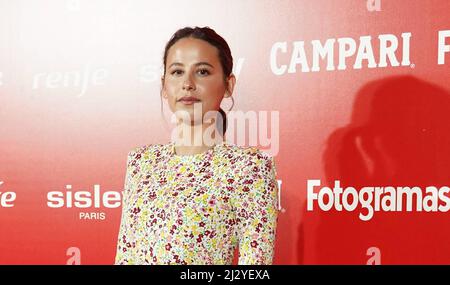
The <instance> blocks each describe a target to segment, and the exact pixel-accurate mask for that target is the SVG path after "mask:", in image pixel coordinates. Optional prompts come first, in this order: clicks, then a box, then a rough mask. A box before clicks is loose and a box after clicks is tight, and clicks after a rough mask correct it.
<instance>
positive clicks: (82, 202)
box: [47, 184, 121, 208]
mask: <svg viewBox="0 0 450 285" xmlns="http://www.w3.org/2000/svg"><path fill="white" fill-rule="evenodd" d="M66 189H67V190H69V191H66V192H62V191H51V192H48V193H47V200H48V201H47V206H48V207H50V208H62V207H66V208H72V207H75V208H91V207H94V208H101V207H105V208H118V207H120V205H121V193H120V192H117V191H106V192H104V193H103V194H101V193H100V185H99V184H95V185H94V194H92V193H91V192H89V191H75V192H73V191H70V189H72V185H66Z"/></svg>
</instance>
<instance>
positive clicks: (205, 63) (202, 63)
mask: <svg viewBox="0 0 450 285" xmlns="http://www.w3.org/2000/svg"><path fill="white" fill-rule="evenodd" d="M199 65H208V66H210V67H211V68H214V66H212V65H211V64H210V63H208V62H206V61H202V62H197V63H196V64H194V66H199ZM172 66H184V65H183V64H182V63H180V62H174V63H172V64H171V65H170V66H169V68H171V67H172Z"/></svg>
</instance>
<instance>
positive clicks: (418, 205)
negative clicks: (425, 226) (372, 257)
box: [307, 179, 450, 221]
mask: <svg viewBox="0 0 450 285" xmlns="http://www.w3.org/2000/svg"><path fill="white" fill-rule="evenodd" d="M449 193H450V188H449V187H448V186H443V187H435V186H428V187H426V188H425V191H422V189H421V188H420V187H418V186H415V187H414V186H413V187H409V186H398V187H392V186H366V187H362V188H360V189H356V188H355V187H351V186H347V187H345V188H343V187H341V183H340V181H339V180H335V181H334V187H333V189H331V188H330V187H327V186H321V181H320V180H316V179H311V180H308V181H307V210H308V211H315V210H321V211H325V212H327V211H330V210H336V211H348V212H353V211H357V212H358V213H359V214H358V217H359V219H361V220H362V221H369V220H371V219H372V218H373V217H374V215H376V214H375V213H376V212H380V211H382V212H403V211H406V212H413V211H414V212H441V213H445V214H446V215H447V212H448V211H449V210H450V196H449ZM317 207H318V208H317Z"/></svg>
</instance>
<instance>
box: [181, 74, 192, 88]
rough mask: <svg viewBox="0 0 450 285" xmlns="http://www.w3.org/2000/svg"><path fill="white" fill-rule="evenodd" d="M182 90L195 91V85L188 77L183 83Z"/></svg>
mask: <svg viewBox="0 0 450 285" xmlns="http://www.w3.org/2000/svg"><path fill="white" fill-rule="evenodd" d="M183 90H195V84H194V82H193V81H192V80H191V77H190V76H188V77H187V78H186V80H185V81H184V82H183Z"/></svg>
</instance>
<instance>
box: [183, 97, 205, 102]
mask: <svg viewBox="0 0 450 285" xmlns="http://www.w3.org/2000/svg"><path fill="white" fill-rule="evenodd" d="M178 101H181V102H198V101H200V100H199V99H197V98H195V97H193V96H185V97H182V98H181V99H179V100H178Z"/></svg>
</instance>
